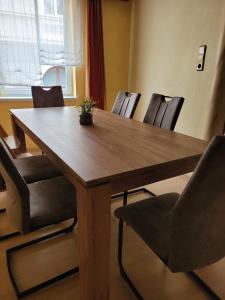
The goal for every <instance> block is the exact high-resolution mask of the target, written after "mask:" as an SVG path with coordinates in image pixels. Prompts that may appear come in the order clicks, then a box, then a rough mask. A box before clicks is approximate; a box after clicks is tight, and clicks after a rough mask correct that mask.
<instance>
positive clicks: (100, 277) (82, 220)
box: [76, 183, 112, 300]
mask: <svg viewBox="0 0 225 300" xmlns="http://www.w3.org/2000/svg"><path fill="white" fill-rule="evenodd" d="M76 187H77V206H78V239H79V242H78V243H79V253H80V255H79V266H80V299H81V300H84V299H85V300H108V299H109V282H110V222H111V192H112V187H111V184H103V185H100V186H96V187H93V188H88V189H86V188H85V187H84V186H83V185H82V184H80V183H77V185H76Z"/></svg>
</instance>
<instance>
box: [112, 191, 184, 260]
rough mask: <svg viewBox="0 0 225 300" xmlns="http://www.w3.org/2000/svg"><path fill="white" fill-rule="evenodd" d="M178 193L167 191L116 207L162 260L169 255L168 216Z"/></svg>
mask: <svg viewBox="0 0 225 300" xmlns="http://www.w3.org/2000/svg"><path fill="white" fill-rule="evenodd" d="M178 198H179V194H176V193H169V194H164V195H160V196H155V197H152V198H149V199H146V200H142V201H139V202H136V203H132V204H129V205H127V206H123V207H120V208H117V209H116V210H115V216H116V217H118V218H119V219H122V220H124V221H125V222H126V223H127V224H129V225H130V226H131V227H132V228H133V229H134V231H136V233H137V234H138V235H139V236H140V237H141V238H142V239H143V240H144V241H145V242H146V244H147V245H148V246H149V247H150V248H151V249H152V250H153V251H154V252H155V254H156V255H158V256H159V257H160V258H161V259H162V260H163V261H164V262H166V261H167V259H168V255H169V239H170V216H171V212H172V209H173V207H174V205H175V203H176V201H177V199H178Z"/></svg>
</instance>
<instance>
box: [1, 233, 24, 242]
mask: <svg viewBox="0 0 225 300" xmlns="http://www.w3.org/2000/svg"><path fill="white" fill-rule="evenodd" d="M17 235H20V232H19V231H15V232H12V233H7V234H5V235H3V236H0V242H3V241H5V240H8V239H11V238H13V237H15V236H17Z"/></svg>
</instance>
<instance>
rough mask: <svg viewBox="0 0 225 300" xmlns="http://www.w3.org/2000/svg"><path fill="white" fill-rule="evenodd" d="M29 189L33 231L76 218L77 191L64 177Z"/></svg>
mask: <svg viewBox="0 0 225 300" xmlns="http://www.w3.org/2000/svg"><path fill="white" fill-rule="evenodd" d="M28 187H29V191H30V222H31V231H33V230H36V229H39V228H42V227H45V226H49V225H53V224H55V223H58V222H62V221H65V220H67V219H70V218H75V217H76V190H75V187H74V186H73V185H72V184H71V183H70V182H69V181H68V180H67V179H66V178H65V177H64V176H60V177H56V178H52V179H47V180H43V181H39V182H35V183H31V184H29V185H28Z"/></svg>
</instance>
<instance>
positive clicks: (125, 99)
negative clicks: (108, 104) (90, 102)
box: [112, 91, 141, 119]
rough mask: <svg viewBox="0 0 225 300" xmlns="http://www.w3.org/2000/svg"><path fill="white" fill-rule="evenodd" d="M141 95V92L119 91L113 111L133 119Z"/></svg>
mask: <svg viewBox="0 0 225 300" xmlns="http://www.w3.org/2000/svg"><path fill="white" fill-rule="evenodd" d="M140 97H141V94H139V93H129V92H124V91H119V92H118V95H117V97H116V100H115V103H114V105H113V108H112V113H114V114H117V115H120V116H121V117H126V118H128V119H131V118H132V117H133V115H134V112H135V109H136V107H137V104H138V101H139V99H140Z"/></svg>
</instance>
